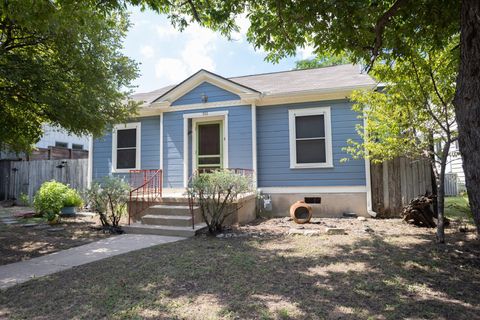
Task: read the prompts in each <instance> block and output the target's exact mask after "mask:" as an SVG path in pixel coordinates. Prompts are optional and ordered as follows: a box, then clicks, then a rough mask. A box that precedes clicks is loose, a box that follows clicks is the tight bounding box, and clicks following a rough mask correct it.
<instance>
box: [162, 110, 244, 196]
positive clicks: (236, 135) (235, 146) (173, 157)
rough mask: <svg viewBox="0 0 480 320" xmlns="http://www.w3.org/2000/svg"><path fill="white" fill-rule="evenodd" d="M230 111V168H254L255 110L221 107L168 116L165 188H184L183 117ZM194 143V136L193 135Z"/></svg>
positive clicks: (165, 148)
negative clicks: (253, 127)
mask: <svg viewBox="0 0 480 320" xmlns="http://www.w3.org/2000/svg"><path fill="white" fill-rule="evenodd" d="M224 110H228V153H229V154H228V157H229V158H228V159H229V167H230V168H247V169H251V168H252V167H253V166H252V161H253V160H252V120H251V119H252V118H251V116H252V113H251V106H249V105H246V106H233V107H221V108H215V109H200V110H198V109H197V110H191V111H178V112H168V113H164V115H163V124H164V138H163V139H164V149H163V150H164V158H163V168H164V181H165V182H164V187H166V188H181V187H183V115H184V114H186V113H202V112H215V111H224ZM189 139H191V133H190V135H189ZM188 152H189V168H191V161H190V160H191V157H192V154H191V153H192V150H191V143H190V141H189V151H188Z"/></svg>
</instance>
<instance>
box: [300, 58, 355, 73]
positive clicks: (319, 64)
mask: <svg viewBox="0 0 480 320" xmlns="http://www.w3.org/2000/svg"><path fill="white" fill-rule="evenodd" d="M346 63H350V60H349V59H348V56H347V55H346V54H329V55H326V56H321V55H318V56H316V57H314V58H310V59H302V60H298V61H295V70H300V69H312V68H323V67H331V66H337V65H339V64H346Z"/></svg>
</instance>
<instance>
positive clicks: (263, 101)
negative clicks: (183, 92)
mask: <svg viewBox="0 0 480 320" xmlns="http://www.w3.org/2000/svg"><path fill="white" fill-rule="evenodd" d="M355 89H372V90H373V88H372V87H371V86H356V87H348V88H341V89H340V90H331V91H328V90H326V89H323V90H312V91H299V92H286V93H282V94H274V95H268V94H261V95H259V96H255V97H248V98H242V99H240V100H228V101H219V102H207V103H195V104H187V105H177V106H174V107H171V106H170V104H169V103H165V102H154V103H152V104H150V105H149V106H146V107H141V108H140V110H139V114H140V116H153V115H158V114H160V113H161V112H175V111H184V110H198V109H210V108H218V107H231V106H243V105H249V104H251V103H255V105H256V106H257V107H262V106H275V105H278V106H281V105H284V104H290V103H301V102H315V101H327V100H345V99H349V97H350V95H351V94H352V91H353V90H355Z"/></svg>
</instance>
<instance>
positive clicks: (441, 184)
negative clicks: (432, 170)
mask: <svg viewBox="0 0 480 320" xmlns="http://www.w3.org/2000/svg"><path fill="white" fill-rule="evenodd" d="M449 151H450V141H447V142H446V143H445V145H444V146H443V149H442V155H441V159H440V175H439V177H438V178H439V179H438V180H439V181H438V190H437V191H438V192H437V242H438V243H445V218H444V213H445V169H446V166H447V156H448V153H449Z"/></svg>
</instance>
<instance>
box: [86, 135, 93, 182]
mask: <svg viewBox="0 0 480 320" xmlns="http://www.w3.org/2000/svg"><path fill="white" fill-rule="evenodd" d="M87 166H88V176H87V187H88V188H90V187H91V186H92V179H93V137H92V136H91V135H90V136H89V137H88V162H87Z"/></svg>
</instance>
